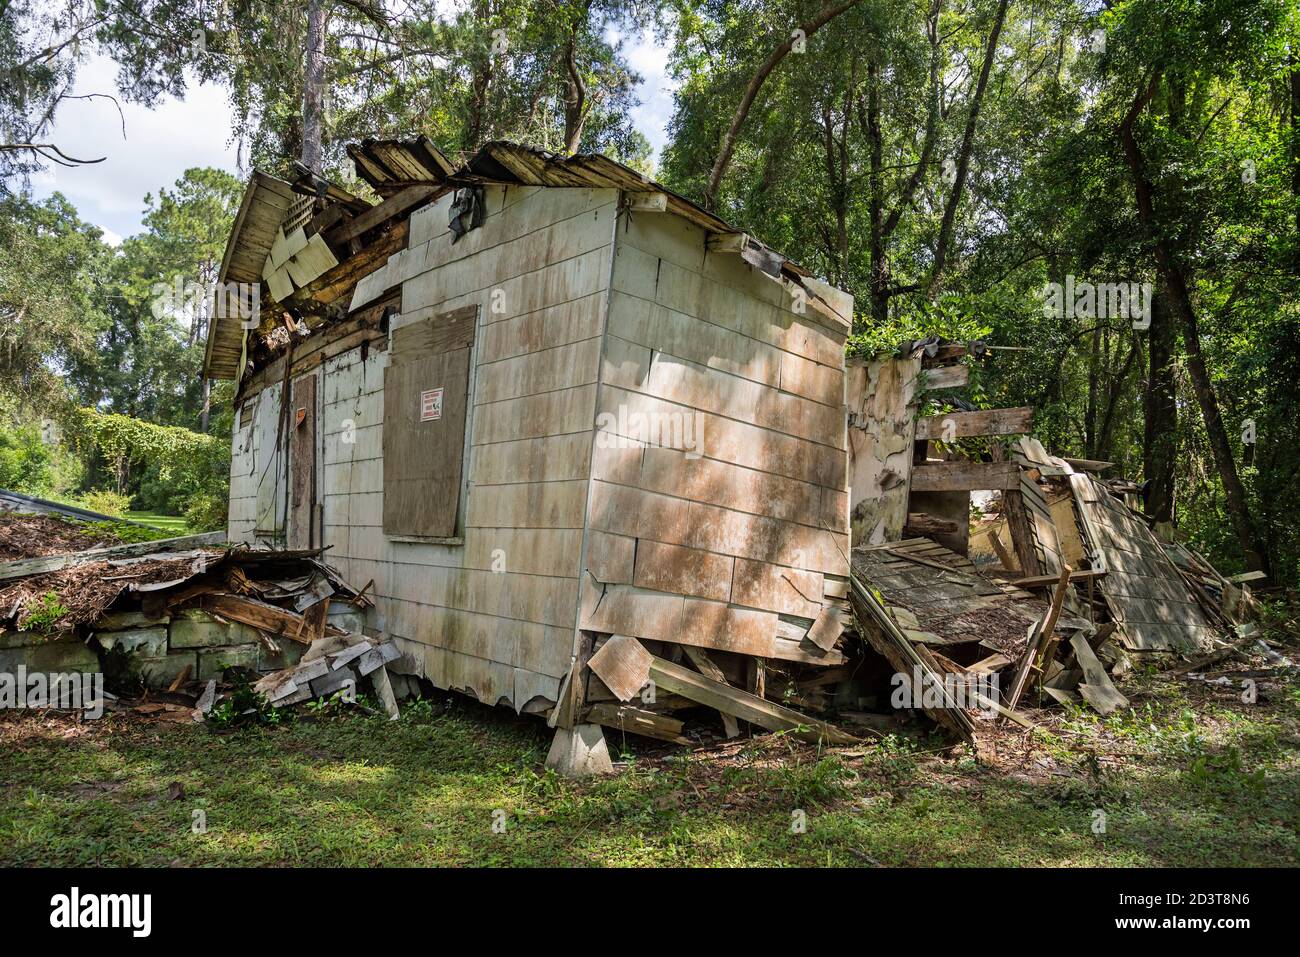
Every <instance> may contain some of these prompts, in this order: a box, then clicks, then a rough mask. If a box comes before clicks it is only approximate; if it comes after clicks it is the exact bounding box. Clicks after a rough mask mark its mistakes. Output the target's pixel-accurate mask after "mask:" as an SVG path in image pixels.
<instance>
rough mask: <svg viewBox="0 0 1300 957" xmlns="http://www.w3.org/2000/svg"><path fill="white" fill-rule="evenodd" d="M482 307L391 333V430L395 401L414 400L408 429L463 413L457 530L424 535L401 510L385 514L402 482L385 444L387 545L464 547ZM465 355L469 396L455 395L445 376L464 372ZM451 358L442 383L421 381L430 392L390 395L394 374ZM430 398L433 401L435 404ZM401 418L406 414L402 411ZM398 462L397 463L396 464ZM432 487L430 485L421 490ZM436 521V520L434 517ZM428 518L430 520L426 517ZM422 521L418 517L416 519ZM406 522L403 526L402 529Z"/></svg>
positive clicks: (387, 382)
mask: <svg viewBox="0 0 1300 957" xmlns="http://www.w3.org/2000/svg"><path fill="white" fill-rule="evenodd" d="M478 312H479V307H478V306H477V305H474V306H465V307H463V308H460V309H455V310H452V311H450V312H443V313H437V314H433V315H428V316H425V317H422V318H421V319H419V320H417V321H415V322H411V323H408V324H406V325H404V326H401V327H400V328H397V329H394V330H393V332H392V340H391V348H390V352H389V356H390V358H389V363H388V368H387V370H386V371H385V389H384V398H385V410H384V421H385V425H386V426H387V425H388V423H389V420H390V416H394V415H395V414H396V413H395V412H394V409H396V408H397V406H396V403H397V402H399V401H400V402H414V403H415V405H414V407H413V408H412V409H411V410H410V411H411V414H412V419H411V421H410V422H408V423H407V426H408V427H410V426H414V427H416V428H418V427H420V426H422V425H424V426H428V425H431V424H433V423H436V422H440V421H443V420H445V419H452V420H454V419H455V417H456V416H457V415H458V414H460V415H462V422H461V431H460V443H461V447H460V449H459V454H460V463H459V464H460V471H459V476H458V478H459V486H458V489H457V492H456V496H455V499H456V500H455V506H454V508H455V515H454V518H453V522H452V527H453V529H454V532H453V533H452V534H443V535H439V534H421V533H420V532H419V531H412V530H409V523H407V519H408V516H406V515H405V513H402V512H399V513H397V514H393V513H390V512H388V511H387V509H388V504H389V495H390V485H392V486H395V485H396V484H397V482H399V481H401V480H402V479H400V478H398V477H396V476H393V477H391V478H390V472H389V465H390V459H389V445H388V442H387V441H386V442H385V450H384V472H385V475H384V498H385V503H386V504H385V515H384V517H383V519H382V521H383V528H384V536H385V538H387V539H388V540H389V541H392V542H398V543H410V544H436V545H463V544H464V543H465V539H464V535H463V534H462V531H461V530H462V528H463V524H464V518H465V504H466V498H467V494H468V489H467V482H466V479H467V476H468V468H467V466H468V464H469V445H468V443H469V436H470V428H471V423H470V416H471V414H472V410H473V401H472V393H473V383H474V371H475V369H474V352H473V347H474V340H475V335H476V329H477V325H478ZM460 352H464V353H465V358H464V363H465V367H464V372H463V374H464V376H465V383H464V390H465V394H464V395H463V396H462V395H457V394H456V392H458V391H459V388H460V387H459V386H454V387H453V388H454V391H452V392H448V391H447V384H446V382H445V378H446V376H447V375H451V376H453V377H457V376H459V375H460V374H461V372H460V369H459V366H458V363H457V362H456V360H455V359H454V358H451V357H454V355H455V354H456V353H460ZM443 357H447V358H448V359H449V361H450V362H451V363H452V364H453V365H454V366H455V367H453V365H448V367H447V368H446V369H444V370H442V375H441V378H440V381H439V382H437V383H433V382H424V383H418V385H421V386H430V388H419V389H418V390H417V391H416V392H415V393H414V395H411V394H405V395H402V396H398V395H396V394H395V393H394V394H393V395H392V396H391V397H390V393H389V385H390V383H392V382H393V379H394V375H393V373H394V370H399V371H400V370H403V369H404V368H409V366H410V365H411V364H413V363H416V362H428V360H430V359H435V358H443ZM410 385H411V384H410V383H402V384H400V385H398V386H397V387H398V388H400V389H401V390H402V391H403V392H404V393H409V392H410V390H409V388H408V387H409V386H410ZM431 400H432V401H431ZM457 402H463V403H464V407H463V413H462V412H461V411H459V410H457V408H456V403H457ZM402 414H405V412H403V413H402ZM392 461H393V463H394V464H396V462H397V461H398V460H396V459H394V460H392ZM405 480H406V482H408V483H409V482H411V481H418V479H412V478H411V477H406V478H405ZM430 481H431V482H432V481H436V478H435V477H434V476H430ZM423 487H428V486H423ZM435 517H436V516H435ZM425 518H426V520H427V519H428V518H429V516H428V515H426V516H425ZM415 521H417V522H418V518H417V519H415ZM404 524H405V527H403V525H404Z"/></svg>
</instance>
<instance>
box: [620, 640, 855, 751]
mask: <svg viewBox="0 0 1300 957" xmlns="http://www.w3.org/2000/svg"><path fill="white" fill-rule="evenodd" d="M629 640H632V641H635V639H629ZM650 679H651V680H652V681H653V682H654V683H655V687H656V688H662V689H663V690H665V691H668V692H670V693H672V694H679V695H681V696H682V697H683V698H690V699H691V700H692V701H696V702H698V703H699V704H702V705H707V706H708V707H710V708H716V709H717V710H719V711H725V712H727V713H728V714H732V715H735V716H736V717H737V718H740V719H741V720H742V721H748V722H750V723H751V724H756V725H758V726H759V727H760V728H767V729H768V730H769V731H783V732H788V733H790V734H791V735H793V736H794V737H796V738H799V739H801V740H804V741H813V742H823V743H827V744H854V743H856V742H857V740H858V739H857V738H855V737H853V736H852V735H850V734H846V733H845V732H844V731H841V730H840V729H839V728H836V727H834V726H833V725H829V724H826V723H825V722H823V721H818V720H817V719H815V718H810V717H808V716H807V715H805V714H800V713H799V712H798V711H792V710H790V709H789V708H783V707H781V706H780V705H778V704H773V703H772V702H770V701H766V700H764V699H763V698H760V697H758V696H757V695H752V694H749V693H748V692H746V691H741V690H740V689H738V688H732V687H731V686H730V685H726V684H722V683H721V682H718V681H714V680H713V679H712V678H706V677H704V675H701V674H697V673H696V672H694V671H691V670H690V669H689V668H685V667H683V666H682V665H676V664H673V663H672V662H671V661H666V660H664V659H663V658H657V657H654V656H653V655H652V656H651V658H650Z"/></svg>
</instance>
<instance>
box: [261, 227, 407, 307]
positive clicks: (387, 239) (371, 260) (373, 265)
mask: <svg viewBox="0 0 1300 957" xmlns="http://www.w3.org/2000/svg"><path fill="white" fill-rule="evenodd" d="M409 230H410V226H409V220H405V219H401V220H398V221H397V222H396V223H394V224H393V226H392V228H391V229H389V230H388V232H386V233H384V234H383V235H382V236H380V237H379V238H378V239H376V240H375V241H374V242H372V243H371V244H370V245H368V246H366V247H365V248H363V249H362V250H361V251H360V252H358V253H356V254H355V255H353V256H349V257H348V258H347V259H345V260H343V262H341V263H339V264H338V265H337V266H335V267H334V268H333V269H331V270H329V272H326V273H322V274H321V275H319V276H317V277H316V278H315V279H313V280H312V281H311V282H309V283H307V285H305V286H303V287H302V288H301V289H297V290H295V291H294V293H293V295H291V296H289V297H287V298H286V299H285V300H284V301H283V302H282V303H280V305H282V306H286V307H289V308H295V309H299V308H303V307H305V306H307V305H308V304H310V303H319V304H321V305H329V304H330V303H331V302H333V301H334V300H335V299H338V298H340V297H341V296H343V295H344V294H345V293H350V292H351V291H352V289H353V288H354V287H355V286H356V284H357V283H358V282H360V281H361V280H362V279H364V278H365V277H366V276H368V275H370V274H371V273H372V272H374V271H375V270H376V269H378V268H380V267H381V266H384V265H386V264H387V262H388V257H389V256H391V255H393V253H396V252H399V251H400V250H403V249H405V248H406V238H407V235H408V233H409Z"/></svg>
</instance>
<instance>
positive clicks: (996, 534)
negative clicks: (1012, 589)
mask: <svg viewBox="0 0 1300 957" xmlns="http://www.w3.org/2000/svg"><path fill="white" fill-rule="evenodd" d="M1001 533H1002V526H1001V525H994V526H992V527H990V528H989V544H991V545H992V546H993V550H994V551H995V552H997V553H998V561H1000V562H1001V563H1002V567H1003V568H1005V569H1006V570H1007V571H1009V572H1019V573H1021V574H1023V572H1021V569H1020V566H1019V565H1017V564H1016V560H1015V559H1014V558H1012V557H1011V553H1010V552H1009V551H1007V546H1005V545H1003V544H1002V534H1001ZM1052 581H1056V579H1055V578H1053V579H1052ZM1048 584H1051V582H1048Z"/></svg>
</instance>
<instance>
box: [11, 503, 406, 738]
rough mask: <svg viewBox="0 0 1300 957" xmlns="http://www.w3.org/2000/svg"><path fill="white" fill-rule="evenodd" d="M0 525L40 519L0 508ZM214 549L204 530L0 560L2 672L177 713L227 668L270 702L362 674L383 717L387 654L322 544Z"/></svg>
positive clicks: (207, 703) (326, 690) (200, 705)
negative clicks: (50, 677)
mask: <svg viewBox="0 0 1300 957" xmlns="http://www.w3.org/2000/svg"><path fill="white" fill-rule="evenodd" d="M0 527H6V528H18V527H21V528H24V529H27V530H28V531H30V530H32V529H33V528H39V527H40V523H39V522H33V520H32V517H31V516H28V515H22V514H19V513H9V514H6V515H4V516H0ZM222 540H224V534H222V533H211V534H206V535H196V536H189V537H186V538H178V539H167V540H163V541H152V542H145V543H141V544H132V545H117V546H108V547H101V548H93V549H89V550H86V551H80V552H69V551H61V552H57V553H55V554H42V555H41V556H40V557H35V558H28V559H23V560H14V561H8V562H3V563H0V672H3V673H6V674H12V675H17V674H22V673H23V672H22V671H20V669H25V671H26V673H28V674H32V673H35V672H43V673H51V674H67V673H74V672H80V673H83V674H86V673H102V674H103V675H104V677H105V682H106V684H107V685H108V688H109V690H110V692H113V693H114V697H116V696H117V695H119V694H120V695H136V694H139V693H141V692H143V694H144V696H145V697H146V699H149V700H151V701H152V702H154V703H152V704H146V705H143V707H145V709H146V710H147V711H149V712H150V713H153V712H154V711H158V710H160V709H162V710H165V711H167V712H168V713H169V714H172V715H176V714H179V715H181V716H183V717H185V716H188V715H189V714H190V712H191V711H197V713H198V714H202V713H205V712H207V711H210V710H211V708H212V707H213V706H214V705H215V704H216V703H217V702H218V701H219V700H220V699H219V697H218V694H219V692H218V685H222V687H223V688H224V687H225V679H226V678H228V677H234V676H235V673H236V672H238V673H241V674H244V675H246V676H248V680H250V681H252V680H257V676H258V675H259V674H260V675H263V676H265V677H262V678H261V679H260V680H257V684H256V686H255V687H256V689H257V690H258V691H259V692H261V693H262V694H263V695H264V696H265V697H266V699H267V700H268V702H269V703H271V704H272V705H282V704H288V703H293V702H296V701H299V700H303V699H304V698H305V697H306V696H307V695H306V693H305V692H306V691H310V692H312V694H311V696H312V697H322V696H327V695H330V694H333V693H334V692H336V691H338V690H340V689H343V688H345V687H349V682H351V684H350V688H351V689H352V690H356V689H357V688H359V687H361V685H360V684H359V683H358V682H359V679H362V678H365V679H366V681H367V683H368V684H369V685H370V687H371V688H372V690H373V691H374V694H375V696H376V698H377V699H378V700H379V701H380V703H381V704H382V705H383V706H384V707H385V709H386V710H388V711H389V713H390V714H394V715H395V714H396V708H397V704H396V697H395V695H394V693H393V691H392V684H391V682H390V681H389V680H388V675H387V672H386V670H385V666H386V665H388V664H389V663H390V662H392V661H394V660H395V659H396V658H397V657H398V652H397V650H396V648H395V647H394V646H393V645H392V643H391V642H389V641H387V640H385V639H383V637H382V636H380V635H378V634H376V633H374V632H371V631H369V630H368V629H367V628H366V627H365V621H364V614H365V611H366V609H367V608H369V607H371V604H372V603H371V601H370V599H368V598H367V597H366V596H365V594H364V592H365V589H361V590H360V591H358V590H357V589H354V588H353V587H352V586H351V585H349V584H348V583H347V582H346V581H344V579H343V578H342V577H341V576H340V575H339V574H338V572H337V571H336V570H335V569H333V568H332V567H330V566H329V565H328V564H326V563H325V562H324V561H322V560H321V549H302V550H294V551H287V550H279V551H273V550H265V549H250V548H247V547H245V546H242V545H236V546H233V547H221V546H220V545H219V542H220V541H222ZM41 550H42V551H44V550H45V549H41ZM232 669H233V671H232ZM399 680H402V681H404V679H399ZM291 692H302V693H300V694H298V696H297V697H292V698H290V694H291ZM287 698H288V699H289V700H285V699H287ZM182 701H186V702H192V704H185V705H182V704H181V703H180V702H182ZM196 716H197V715H196Z"/></svg>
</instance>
